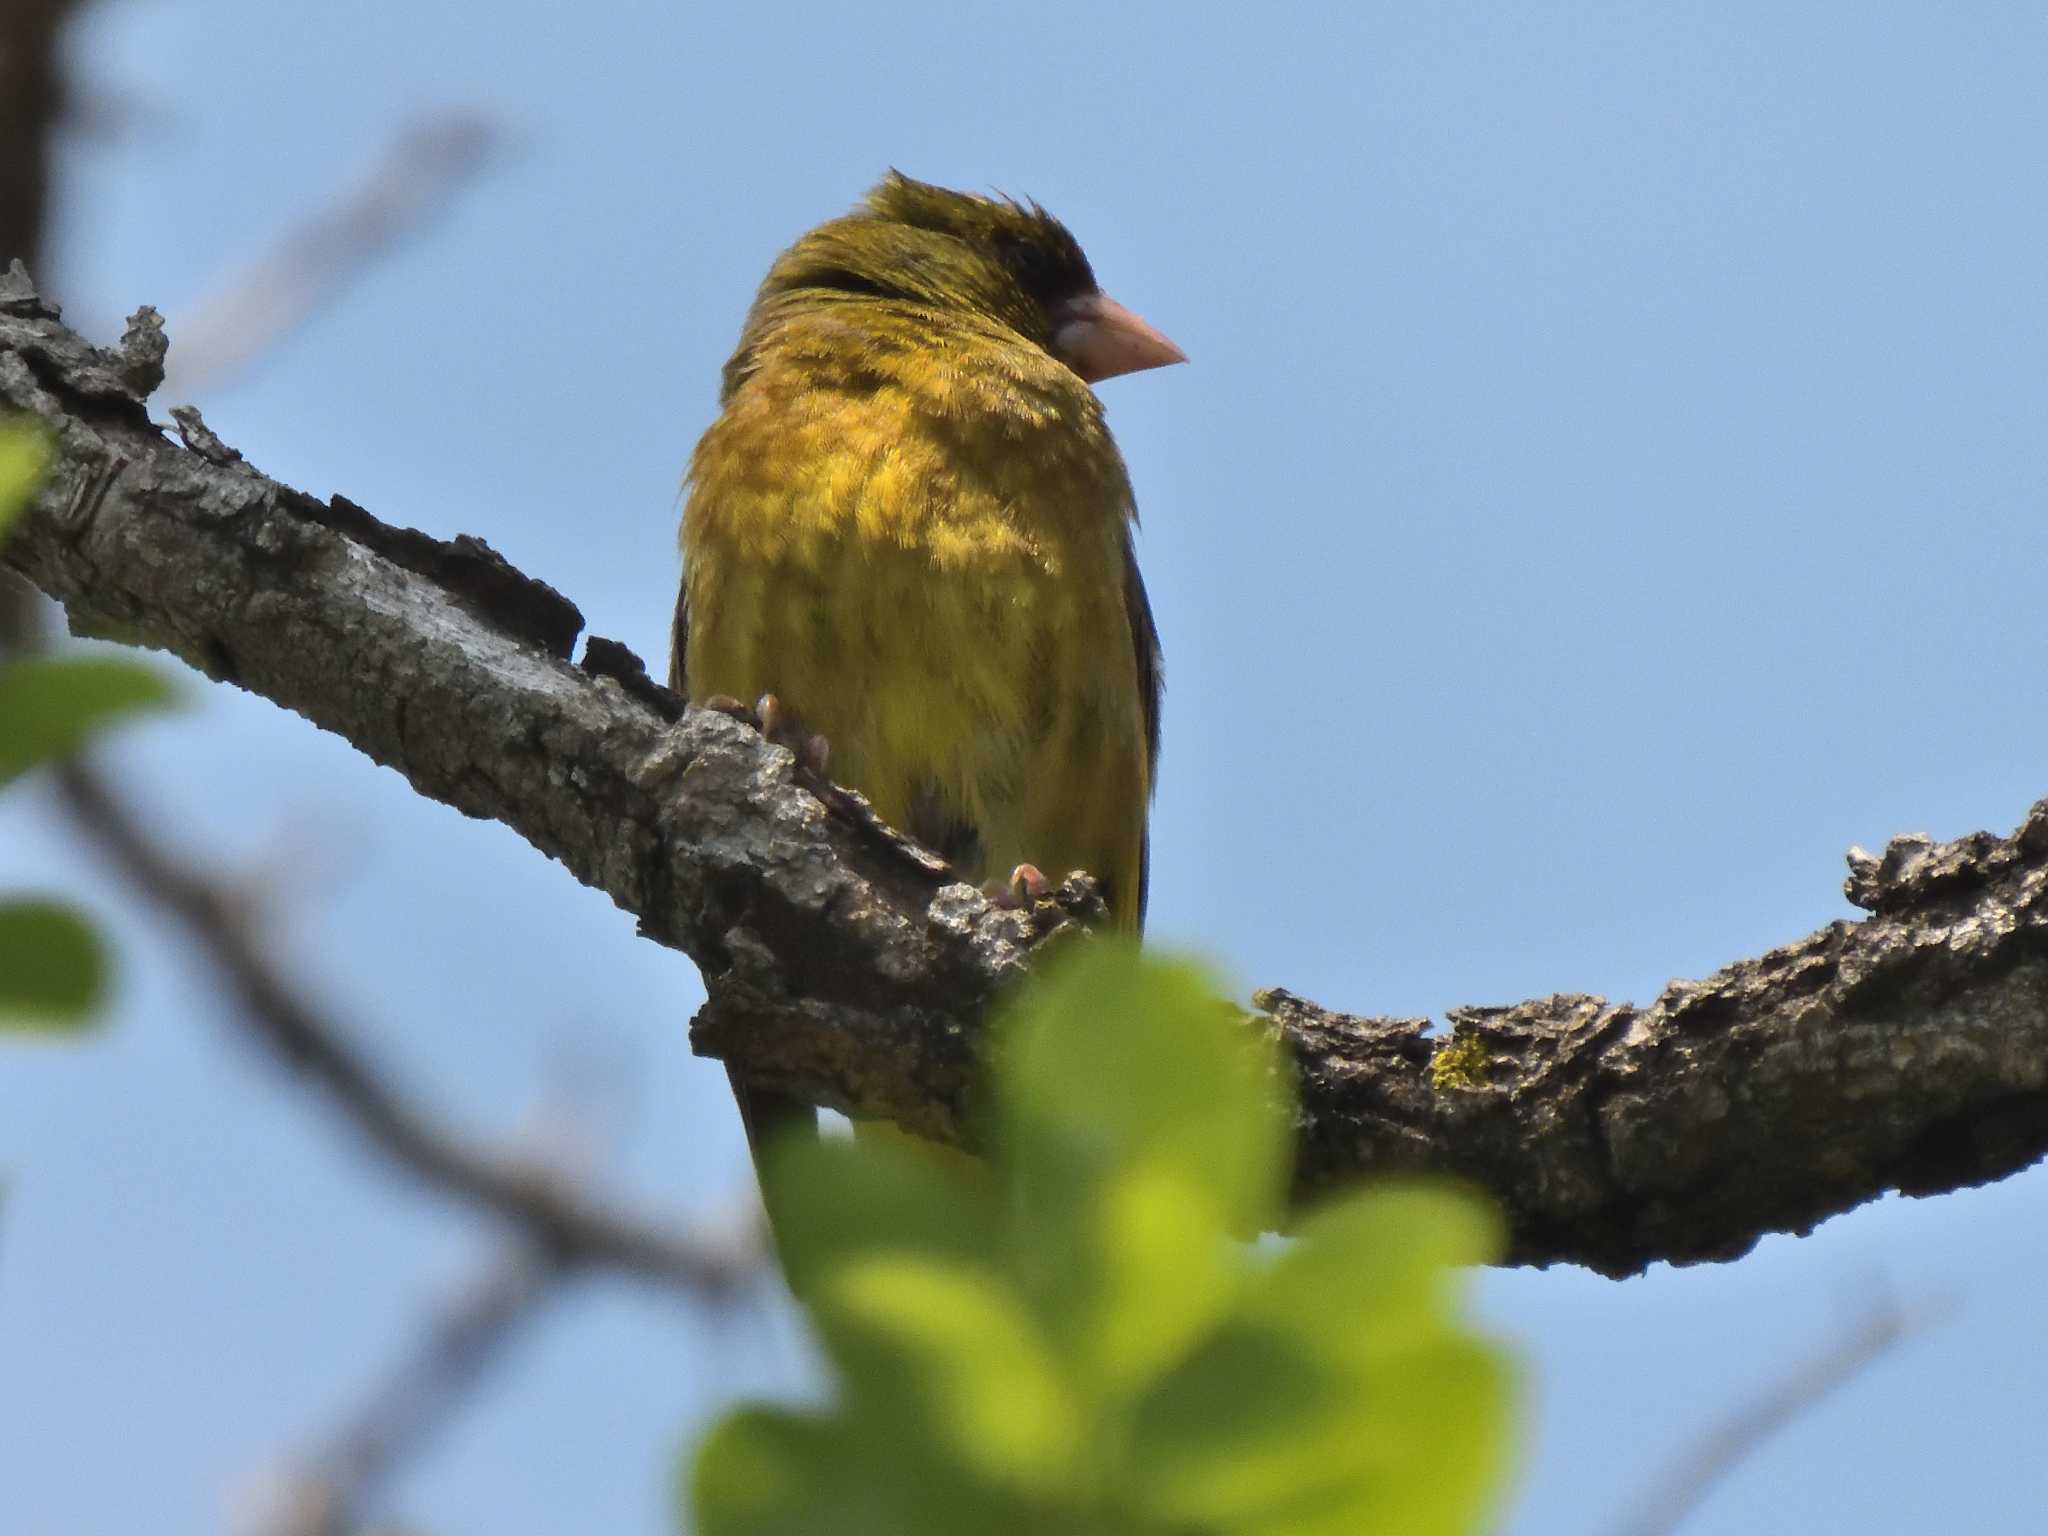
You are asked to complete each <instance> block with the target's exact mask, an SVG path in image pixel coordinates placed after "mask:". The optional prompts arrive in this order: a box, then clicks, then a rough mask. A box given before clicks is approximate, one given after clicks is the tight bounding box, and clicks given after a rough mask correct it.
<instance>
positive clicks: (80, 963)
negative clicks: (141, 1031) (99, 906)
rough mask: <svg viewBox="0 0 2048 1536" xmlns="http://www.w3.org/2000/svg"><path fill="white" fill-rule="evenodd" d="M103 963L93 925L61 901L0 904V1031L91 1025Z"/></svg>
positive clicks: (20, 900)
mask: <svg viewBox="0 0 2048 1536" xmlns="http://www.w3.org/2000/svg"><path fill="white" fill-rule="evenodd" d="M106 975H107V963H106V956H105V953H104V952H103V950H102V948H101V945H100V941H99V936H98V935H97V934H96V933H94V932H93V928H92V925H91V924H90V923H88V922H87V921H86V920H85V918H84V917H83V916H82V915H81V914H79V913H78V912H77V911H75V910H73V909H72V908H70V907H68V906H65V905H64V904H63V903H61V902H55V901H43V900H38V899H31V898H15V899H11V900H4V901H0V1029H4V1030H11V1031H22V1030H34V1031H37V1032H39V1033H52V1032H58V1031H63V1032H70V1031H74V1030H77V1029H80V1028H82V1027H83V1026H85V1025H86V1024H89V1023H90V1022H92V1018H93V1015H94V1014H95V1012H96V1011H97V1010H98V1008H99V1003H100V998H101V995H102V994H103V993H104V992H105V990H106Z"/></svg>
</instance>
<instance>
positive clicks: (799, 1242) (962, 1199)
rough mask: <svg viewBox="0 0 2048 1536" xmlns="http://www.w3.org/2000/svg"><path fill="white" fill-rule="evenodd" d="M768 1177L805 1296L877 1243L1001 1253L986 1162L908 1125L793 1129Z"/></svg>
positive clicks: (916, 1250)
mask: <svg viewBox="0 0 2048 1536" xmlns="http://www.w3.org/2000/svg"><path fill="white" fill-rule="evenodd" d="M861 1129H862V1131H864V1132H865V1131H867V1129H868V1128H867V1127H862V1128H861ZM765 1178H766V1181H767V1186H768V1197H769V1201H770V1204H771V1206H772V1208H773V1209H774V1211H775V1226H776V1233H777V1237H778V1243H779V1246H780V1248H781V1252H782V1261H783V1267H784V1271H785V1273H786V1274H787V1276H788V1278H789V1283H790V1288H791V1289H792V1290H794V1291H795V1292H796V1293H797V1294H798V1295H799V1296H808V1295H810V1294H811V1292H812V1291H813V1290H814V1289H815V1288H816V1287H817V1285H818V1284H819V1283H821V1281H822V1280H823V1279H824V1277H825V1276H826V1275H828V1274H829V1273H831V1271H832V1270H833V1269H834V1268H835V1267H836V1266H838V1265H842V1264H847V1263H851V1262H855V1261H858V1260H860V1259H862V1258H864V1257H867V1256H869V1255H871V1254H873V1253H875V1252H877V1251H888V1252H896V1253H903V1254H911V1255H917V1256H922V1257H925V1258H930V1259H938V1260H952V1261H957V1262H961V1263H975V1262H983V1263H985V1262H988V1261H989V1260H990V1259H991V1258H992V1256H993V1251H994V1248H995V1242H996V1212H995V1200H994V1196H993V1193H992V1191H991V1190H990V1188H989V1181H988V1178H987V1174H986V1171H985V1170H984V1169H982V1168H981V1167H980V1166H979V1165H977V1164H975V1163H974V1162H972V1160H970V1159H968V1158H966V1157H963V1156H961V1155H960V1154H959V1153H956V1152H950V1151H947V1150H946V1149H945V1148H942V1147H935V1146H933V1145H931V1144H930V1143H928V1142H920V1141H914V1140H913V1139H912V1138H910V1137H907V1136H903V1135H901V1134H896V1135H886V1134H864V1135H861V1136H860V1137H859V1138H858V1139H854V1140H849V1139H847V1138H845V1137H828V1138H821V1139H812V1140H805V1139H803V1138H792V1139H790V1140H788V1141H786V1142H784V1143H783V1144H781V1145H780V1146H777V1147H773V1148H771V1149H770V1150H769V1154H768V1157H767V1161H766V1169H765Z"/></svg>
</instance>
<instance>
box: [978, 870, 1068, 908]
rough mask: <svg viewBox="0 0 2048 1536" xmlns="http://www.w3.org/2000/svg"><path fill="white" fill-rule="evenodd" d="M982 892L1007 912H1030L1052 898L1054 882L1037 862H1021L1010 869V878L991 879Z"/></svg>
mask: <svg viewBox="0 0 2048 1536" xmlns="http://www.w3.org/2000/svg"><path fill="white" fill-rule="evenodd" d="M981 894H982V895H984V896H986V897H987V898H988V899H989V900H990V901H991V902H992V903H994V904H995V905H996V906H998V907H1000V908H1002V909H1003V910H1004V911H1006V912H1019V911H1023V912H1028V911H1030V910H1031V908H1033V907H1035V906H1037V905H1038V904H1039V903H1040V902H1041V901H1049V900H1051V899H1052V882H1051V881H1050V880H1048V879H1046V878H1045V876H1044V875H1042V874H1040V873H1039V870H1038V866H1037V865H1036V864H1019V865H1018V866H1017V867H1016V868H1015V869H1013V870H1011V871H1010V878H1009V879H1007V880H991V881H989V883H988V884H987V885H984V886H983V887H982V888H981Z"/></svg>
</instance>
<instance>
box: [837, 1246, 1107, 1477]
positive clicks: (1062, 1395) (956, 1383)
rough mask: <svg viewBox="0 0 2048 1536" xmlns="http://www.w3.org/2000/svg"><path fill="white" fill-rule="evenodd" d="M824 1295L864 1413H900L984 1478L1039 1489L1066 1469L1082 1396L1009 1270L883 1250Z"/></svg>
mask: <svg viewBox="0 0 2048 1536" xmlns="http://www.w3.org/2000/svg"><path fill="white" fill-rule="evenodd" d="M813 1305H814V1307H815V1311H816V1316H817V1321H818V1327H819V1329H820V1331H821V1332H822V1333H823V1334H824V1335H825V1338H826V1341H827V1343H828V1345H829V1346H830V1347H831V1351H832V1354H833V1357H834V1358H835V1359H836V1360H838V1361H839V1362H840V1363H841V1364H842V1365H843V1366H844V1367H845V1368H846V1371H847V1378H848V1385H849V1386H850V1388H851V1389H852V1395H853V1399H854V1400H853V1402H852V1403H850V1405H849V1408H850V1411H851V1412H852V1413H853V1414H854V1415H855V1416H856V1417H858V1418H863V1419H872V1420H873V1421H875V1422H885V1421H894V1422H895V1423H896V1424H898V1425H899V1426H900V1427H901V1429H903V1430H907V1431H909V1432H910V1433H911V1434H912V1435H914V1436H915V1438H916V1439H918V1440H919V1441H921V1442H922V1443H924V1444H926V1445H928V1446H930V1447H932V1448H933V1449H934V1450H936V1451H937V1452H938V1453H939V1455H940V1456H941V1457H942V1458H943V1459H944V1460H945V1461H947V1462H949V1463H950V1464H952V1465H953V1466H955V1467H958V1468H960V1469H962V1470H963V1471H964V1472H966V1473H967V1474H968V1475H969V1476H971V1477H972V1478H973V1479H974V1480H975V1481H977V1482H984V1483H989V1484H992V1485H994V1486H997V1487H1006V1488H1010V1489H1013V1490H1016V1491H1017V1492H1019V1493H1022V1494H1027V1495H1028V1494H1031V1493H1034V1492H1038V1491H1043V1490H1050V1489H1056V1488H1058V1487H1059V1486H1060V1485H1061V1483H1062V1482H1063V1480H1065V1478H1066V1477H1067V1475H1068V1474H1069V1472H1070V1470H1071V1468H1072V1465H1073V1462H1074V1459H1075V1457H1076V1456H1077V1454H1078V1452H1079V1449H1080V1438H1079V1437H1080V1435H1081V1432H1082V1422H1083V1419H1082V1414H1081V1411H1080V1410H1081V1405H1080V1404H1079V1403H1077V1402H1076V1401H1074V1399H1073V1396H1072V1394H1071V1392H1070V1390H1069V1388H1068V1385H1067V1383H1066V1382H1065V1381H1064V1380H1063V1379H1062V1377H1061V1373H1060V1370H1059V1366H1058V1362H1057V1361H1056V1360H1055V1359H1054V1358H1053V1355H1052V1353H1051V1351H1050V1349H1049V1348H1048V1347H1047V1344H1046V1341H1045V1339H1044V1338H1043V1336H1042V1335H1041V1334H1040V1333H1039V1332H1038V1329H1037V1327H1036V1325H1035V1323H1034V1322H1033V1320H1032V1318H1031V1317H1030V1316H1029V1314H1028V1313H1026V1312H1025V1310H1024V1308H1023V1307H1022V1305H1021V1304H1020V1301H1019V1298H1018V1297H1017V1296H1016V1294H1015V1293H1014V1291H1012V1290H1011V1289H1010V1288H1009V1287H1008V1286H1006V1285H1005V1284H1003V1282H1002V1280H1001V1279H1000V1277H998V1276H996V1275H993V1274H990V1273H988V1272H987V1271H986V1270H983V1269H978V1268H969V1267H967V1266H964V1265H959V1264H942V1263H933V1262H931V1261H929V1260H922V1259H916V1258H911V1257H908V1256H904V1255H897V1254H887V1255H878V1256H876V1257H874V1258H870V1259H866V1260H863V1261H860V1262H857V1263H853V1264H848V1265H844V1266H842V1267H841V1268H839V1269H838V1270H836V1271H835V1272H834V1273H833V1274H832V1275H831V1277H830V1278H829V1279H828V1280H827V1281H826V1282H825V1283H824V1285H823V1286H822V1287H821V1288H820V1290H819V1292H818V1294H817V1296H816V1297H815V1299H814V1302H813Z"/></svg>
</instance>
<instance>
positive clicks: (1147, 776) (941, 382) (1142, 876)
mask: <svg viewBox="0 0 2048 1536" xmlns="http://www.w3.org/2000/svg"><path fill="white" fill-rule="evenodd" d="M1183 360H1184V357H1183V354H1182V352H1181V351H1180V349H1179V348H1178V347H1176V346H1175V345H1174V344H1173V343H1172V342H1170V341H1168V340H1167V339H1166V338H1165V337H1164V336H1163V335H1161V334H1160V333H1159V332H1158V331H1156V330H1154V329H1153V328H1152V327H1151V326H1149V325H1147V324H1146V323H1145V322H1144V321H1142V320H1140V319H1139V318H1138V317H1137V316H1136V315H1134V314H1132V313H1131V312H1130V311H1129V310H1127V309H1125V308H1124V307H1123V306H1122V305H1120V304H1118V303H1117V302H1116V301H1115V300H1113V299H1111V298H1110V297H1109V296H1108V295H1106V294H1104V293H1103V292H1102V290H1101V289H1100V288H1099V287H1098V286H1097V285H1096V281H1095V275H1094V273H1093V272H1092V271H1091V270H1090V269H1089V266H1088V259H1087V258H1086V257H1085V256H1084V255H1082V253H1081V247H1080V245H1079V244H1078V243H1077V242H1076V241H1075V239H1074V237H1073V236H1072V235H1071V234H1069V233H1068V232H1067V230H1066V227H1065V226H1064V225H1062V224H1061V223H1060V222H1059V221H1058V220H1057V219H1055V218H1053V217H1052V216H1051V215H1050V214H1048V213H1046V212H1045V211H1044V210H1043V209H1041V208H1039V207H1037V206H1036V205H1033V204H1028V203H1018V202H1013V201H1010V200H1008V199H1004V198H992V197H981V196H976V195H973V194H969V193H964V192H954V191H949V190H947V189H946V188H944V187H936V186H930V185H928V184H926V183H924V182H919V181H913V180H911V179H910V178H909V177H907V176H903V175H900V174H898V173H895V172H891V173H890V174H889V175H888V176H887V177H885V178H884V179H883V181H882V182H881V184H880V185H879V186H877V187H876V188H875V189H874V190H873V191H872V192H870V193H869V194H868V196H867V198H866V200H865V201H864V202H863V203H862V204H861V205H860V206H859V207H858V208H856V209H855V210H854V211H853V212H852V213H851V214H849V215H847V216H846V217H844V218H838V219H833V220H832V221H830V222H829V223H826V224H821V225H819V226H818V227H817V228H816V229H814V230H812V231H811V232H810V233H809V234H807V235H805V236H804V237H803V238H802V239H800V240H798V241H797V242H796V244H794V245H793V246H791V247H790V248H789V249H788V250H787V251H785V252H783V253H782V255H781V256H780V257H778V258H777V259H776V262H775V264H774V266H773V267H771V268H770V269H769V272H768V276H767V278H766V280H765V281H764V282H763V283H762V284H761V290H760V293H759V294H758V295H757V296H756V298H755V300H754V306H753V309H752V310H751V311H750V312H749V313H748V315H747V320H746V325H745V327H744V329H743V330H742V331H741V334H740V340H739V346H738V348H737V349H736V350H735V351H734V353H733V355H732V358H731V360H730V361H729V362H728V363H727V364H726V365H725V373H724V380H723V388H722V390H721V392H720V396H719V399H720V403H721V405H722V406H723V411H722V413H721V414H720V416H719V418H718V420H717V421H716V422H715V423H713V425H712V427H711V429H710V430H709V431H708V432H706V433H705V434H704V437H703V440H702V441H701V442H699V443H698V445H697V451H696V454H695V456H694V457H693V458H692V460H691V463H690V474H689V498H688V502H687V504H686V507H685V510H684V513H683V531H682V544H683V583H682V592H681V595H680V597H679V599H678V601H677V603H676V617H675V642H674V652H673V656H672V659H671V662H670V682H671V684H672V686H674V687H675V688H676V690H677V691H678V692H680V693H682V694H684V695H685V696H686V697H687V698H689V699H690V700H692V701H693V702H696V703H703V702H705V701H707V700H714V699H719V698H721V697H724V698H730V699H735V700H752V699H756V698H760V697H762V696H764V695H773V696H774V699H775V701H776V702H775V704H774V706H773V707H772V709H771V710H769V711H767V712H766V713H770V714H772V715H775V716H777V717H779V719H777V720H775V721H771V722H769V723H770V724H775V725H780V726H782V727H783V728H784V729H786V730H788V731H790V732H792V733H793V732H794V723H795V722H801V728H802V732H803V733H804V735H805V737H807V736H808V733H813V732H815V733H816V734H817V735H818V736H820V737H822V738H823V740H824V741H825V742H826V743H829V750H830V770H831V777H832V778H833V779H835V780H837V781H838V782H839V783H842V784H845V785H847V786H849V787H851V788H853V789H857V790H859V791H860V792H861V793H862V794H864V795H865V796H867V798H868V800H869V801H870V802H871V803H872V804H873V805H874V808H875V810H876V812H877V813H878V814H879V815H880V816H881V817H882V818H883V819H884V820H885V821H887V822H889V823H890V824H891V825H892V826H896V827H899V828H901V829H902V830H904V831H906V832H908V833H909V834H910V835H911V836H913V837H915V838H917V839H918V840H919V841H920V842H922V843H924V844H926V845H927V846H928V847H930V848H932V849H933V850H934V851H936V852H937V853H939V854H940V855H941V856H943V857H944V858H945V859H947V860H948V861H949V862H950V863H951V864H952V865H953V866H954V867H955V868H956V869H958V870H959V871H960V873H961V875H962V877H963V878H965V879H969V880H973V881H984V880H988V879H990V878H991V877H993V878H994V879H996V880H1006V881H1012V882H1013V883H1014V884H1015V885H1017V886H1021V887H1023V888H1024V889H1026V890H1035V889H1037V888H1038V885H1039V882H1040V879H1041V877H1040V876H1039V875H1038V869H1039V868H1043V869H1045V870H1047V871H1049V872H1050V873H1051V874H1052V876H1053V877H1054V878H1055V879H1057V878H1059V877H1060V876H1062V875H1064V874H1065V873H1066V872H1067V871H1069V870H1073V869H1085V870H1087V871H1088V872H1090V873H1091V874H1093V875H1095V876H1096V877H1097V878H1098V879H1100V880H1101V881H1102V883H1103V889H1104V895H1105V897H1106V899H1107V901H1108V904H1109V908H1110V911H1111V913H1112V914H1113V915H1114V918H1115V921H1116V923H1117V925H1118V926H1119V927H1120V928H1123V929H1125V930H1127V931H1129V932H1131V933H1134V934H1135V933H1136V932H1137V931H1138V929H1139V927H1140V926H1141V924H1142V922H1143V920H1144V914H1145V885H1146V872H1147V847H1146V830H1145V818H1146V811H1147V807H1148V805H1149V803H1150V799H1151V793H1152V780H1153V769H1154V765H1155V764H1156V762H1157V759H1158V755H1159V694H1160V663H1159V638H1158V634H1157V632H1156V631H1155V629H1154V627H1153V623H1152V612H1151V607H1150V605H1149V604H1148V603H1147V601H1146V598H1145V588H1144V584H1143V583H1142V582H1141V581H1140V580H1139V578H1138V567H1137V563H1136V561H1135V559H1134V558H1133V554H1132V549H1131V529H1132V525H1133V524H1134V523H1135V522H1136V516H1137V514H1136V508H1135V505H1134V503H1133V501H1132V497H1131V483H1130V477H1129V475H1128V473H1127V472H1126V471H1125V468H1124V462H1123V457H1122V455H1120V454H1119V453H1118V452H1117V447H1116V443H1115V442H1114V440H1113V439H1112V438H1111V437H1110V434H1109V428H1108V425H1107V424H1106V423H1105V422H1104V420H1103V412H1102V404H1101V402H1100V401H1099V400H1098V399H1097V398H1096V396H1095V391H1094V390H1093V389H1092V388H1091V387H1090V386H1091V385H1093V384H1095V383H1097V382H1099V381H1100V380H1103V379H1106V378H1109V377H1111V376H1113V375H1115V374H1120V373H1132V372H1135V371H1137V370H1139V369H1143V368H1156V367H1160V366H1161V365H1163V364H1167V363H1177V362H1181V361H1183ZM799 739H803V738H799ZM733 1091H734V1093H735V1094H736V1095H737V1097H738V1099H739V1103H740V1111H741V1117H742V1119H743V1120H744V1121H745V1123H746V1127H747V1136H748V1141H749V1143H750V1145H751V1146H752V1148H753V1150H754V1152H755V1154H756V1157H757V1159H758V1156H759V1153H760V1149H761V1145H762V1141H763V1138H764V1137H765V1136H767V1135H769V1134H771V1133H779V1132H780V1131H781V1130H782V1129H783V1128H784V1127H785V1126H787V1125H789V1124H791V1123H792V1122H796V1123H805V1124H812V1125H814V1124H815V1111H813V1110H812V1109H811V1107H810V1106H809V1105H805V1104H800V1103H798V1102H796V1101H794V1100H792V1099H790V1098H788V1097H787V1096H785V1095H782V1094H778V1093H773V1092H769V1091H766V1090H763V1089H760V1088H757V1087H755V1086H753V1085H751V1084H749V1083H747V1082H746V1081H745V1080H744V1079H743V1078H741V1077H740V1076H739V1075H738V1074H734V1077H733Z"/></svg>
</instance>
